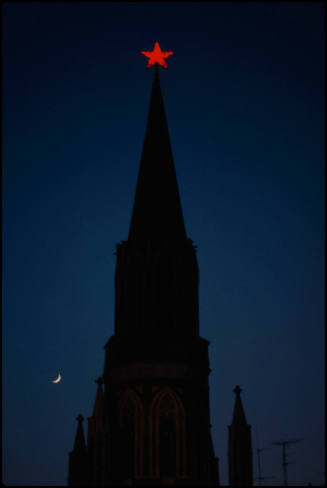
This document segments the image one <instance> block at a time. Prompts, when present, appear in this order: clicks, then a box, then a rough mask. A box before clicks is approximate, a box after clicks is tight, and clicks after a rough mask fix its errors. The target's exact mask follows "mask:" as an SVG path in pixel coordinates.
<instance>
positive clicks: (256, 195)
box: [2, 3, 324, 486]
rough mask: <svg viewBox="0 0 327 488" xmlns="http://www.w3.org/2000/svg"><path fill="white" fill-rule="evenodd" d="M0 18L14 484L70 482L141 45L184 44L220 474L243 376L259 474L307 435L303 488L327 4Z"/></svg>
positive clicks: (68, 11)
mask: <svg viewBox="0 0 327 488" xmlns="http://www.w3.org/2000/svg"><path fill="white" fill-rule="evenodd" d="M2 14H3V143H4V144H3V243H4V246H3V269H4V275H3V276H4V278H3V290H4V291H3V303H4V308H3V343H4V349H3V380H4V381H3V385H4V386H3V406H4V408H3V452H4V457H3V468H4V469H3V473H4V474H3V481H4V482H5V483H6V484H7V485H11V486H13V485H15V484H27V485H28V484H31V485H35V484H39V485H42V484H45V483H48V484H53V485H54V484H58V485H65V484H66V481H67V466H68V452H69V451H71V449H72V447H73V443H74V438H75V432H76V420H75V419H76V417H77V415H78V413H79V412H81V413H82V414H83V415H84V417H88V416H90V415H91V410H92V406H93V403H94V398H95V394H96V385H95V383H94V380H95V379H96V378H97V377H98V376H99V375H100V374H101V373H102V369H103V364H104V345H105V344H106V342H107V341H108V339H109V337H110V336H111V335H112V334H113V333H114V270H115V264H116V261H115V256H114V252H115V246H116V244H117V243H119V242H121V241H123V240H125V239H127V235H128V229H129V226H130V222H131V218H132V209H133V202H134V196H135V188H136V181H137V175H138V171H139V164H140V159H141V152H142V147H143V141H144V134H145V130H146V120H147V116H148V109H149V99H150V92H151V85H152V80H153V72H152V71H153V68H152V69H151V70H148V69H146V62H147V60H146V59H145V58H144V56H142V55H141V54H140V51H141V50H146V51H150V50H152V49H153V45H154V42H155V41H157V40H158V41H159V42H160V45H161V47H162V49H163V50H165V51H170V50H172V51H174V55H172V56H171V57H169V59H168V60H167V64H168V70H163V69H161V70H160V84H161V89H162V92H163V100H164V106H165V110H166V115H167V122H168V129H169V135H170V140H171V146H172V152H173V157H174V163H175V168H176V174H177V181H178V186H179V192H180V196H181V206H182V212H183V216H184V222H185V227H186V233H187V236H188V237H189V238H191V239H193V240H194V244H195V245H196V246H198V249H197V258H198V263H199V273H200V286H199V300H200V304H199V327H200V336H202V337H204V338H206V339H208V340H209V341H210V346H209V360H210V367H211V370H212V372H211V375H210V410H211V423H212V435H213V443H214V449H215V454H216V456H218V457H219V458H220V481H221V484H222V485H225V484H226V483H227V426H228V425H230V424H231V420H232V414H233V406H234V393H233V389H234V388H235V385H238V384H239V385H240V386H241V387H242V389H243V392H242V401H243V405H244V410H245V415H246V419H247V422H248V423H249V424H251V425H252V444H253V468H254V477H256V476H258V471H257V457H256V453H257V451H256V449H257V448H258V447H260V448H267V450H265V451H263V452H262V459H261V463H262V475H263V476H275V477H276V478H275V479H274V484H278V483H279V484H281V483H282V479H283V472H282V465H281V448H280V447H278V446H275V447H274V446H273V444H272V443H273V442H276V441H281V440H288V439H297V438H301V439H303V441H301V442H299V443H297V444H296V445H294V446H290V448H289V452H290V453H292V452H293V453H294V454H295V456H296V464H294V465H290V466H289V467H288V479H289V484H290V485H291V484H292V483H293V484H303V485H307V484H308V483H309V482H311V483H312V484H316V485H317V484H322V482H323V480H324V465H323V462H324V461H323V460H324V374H323V365H324V348H323V336H324V329H323V324H324V300H323V296H324V295H323V292H324V254H323V251H324V109H323V107H324V57H323V55H324V44H323V17H324V7H323V4H322V3H293V4H268V3H267V4H255V3H250V4H244V5H243V4H236V3H235V4H234V3H231V4H225V3H214V4H207V3H203V4H201V5H200V4H194V3H189V4H183V5H182V4H181V5H172V4H165V6H163V5H161V4H142V3H141V4H128V5H127V4H124V3H122V4H110V3H108V4H106V3H95V4H91V3H80V4H60V3H58V4H41V3H39V4H38V3H27V4H19V3H17V4H16V3H12V4H10V3H5V4H4V5H3V9H2ZM58 373H61V374H62V381H61V382H60V383H59V384H57V385H54V384H52V383H51V380H52V379H54V378H56V377H57V375H58ZM22 405H24V409H22ZM294 454H293V458H294ZM290 458H292V455H291V456H290ZM266 483H268V485H269V482H268V481H267V482H266ZM256 484H258V483H256ZM262 485H263V486H265V482H264V481H263V482H262Z"/></svg>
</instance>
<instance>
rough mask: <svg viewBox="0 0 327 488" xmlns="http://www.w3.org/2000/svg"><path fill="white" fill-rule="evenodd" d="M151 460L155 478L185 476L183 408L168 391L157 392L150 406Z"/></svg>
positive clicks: (167, 389) (173, 392)
mask: <svg viewBox="0 0 327 488" xmlns="http://www.w3.org/2000/svg"><path fill="white" fill-rule="evenodd" d="M150 459H151V472H152V474H154V475H155V476H173V477H175V476H183V475H185V474H186V432H185V409H184V407H183V404H182V401H181V399H180V397H179V395H178V394H177V393H176V392H175V391H173V390H172V389H171V388H163V389H162V390H160V391H159V392H158V393H157V394H156V396H155V397H154V399H153V401H152V404H151V409H150Z"/></svg>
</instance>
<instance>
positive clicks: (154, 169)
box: [128, 66, 186, 243]
mask: <svg viewBox="0 0 327 488" xmlns="http://www.w3.org/2000/svg"><path fill="white" fill-rule="evenodd" d="M181 238H184V239H185V238H186V233H185V226H184V220H183V213H182V207H181V201H180V196H179V191H178V184H177V178H176V172H175V166H174V161H173V155H172V150H171V145H170V139H169V133H168V125H167V120H166V115H165V109H164V104H163V99H162V94H161V88H160V83H159V74H158V67H157V66H156V67H155V77H154V82H153V86H152V94H151V102H150V110H149V115H148V123H147V128H146V133H145V138H144V144H143V152H142V156H141V164H140V170H139V175H138V180H137V187H136V193H135V200H134V207H133V213H132V219H131V225H130V230H129V238H128V239H129V241H132V242H137V243H143V242H145V241H149V240H150V241H151V242H155V241H158V240H159V241H160V240H161V241H162V240H165V239H167V240H172V239H173V240H174V241H176V240H179V239H181Z"/></svg>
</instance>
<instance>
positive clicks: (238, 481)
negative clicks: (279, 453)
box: [228, 385, 253, 486]
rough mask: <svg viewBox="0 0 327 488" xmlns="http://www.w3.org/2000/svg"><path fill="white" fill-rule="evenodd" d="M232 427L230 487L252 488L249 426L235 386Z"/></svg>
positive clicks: (230, 434) (229, 452)
mask: <svg viewBox="0 0 327 488" xmlns="http://www.w3.org/2000/svg"><path fill="white" fill-rule="evenodd" d="M233 391H234V393H235V394H236V398H235V406H234V413H233V421H232V425H229V426H228V434H229V435H228V468H229V485H230V486H252V485H253V475H252V443H251V426H250V425H249V424H248V423H247V422H246V418H245V414H244V409H243V405H242V400H241V391H242V390H241V388H240V387H239V386H238V385H237V386H236V387H235V389H234V390H233Z"/></svg>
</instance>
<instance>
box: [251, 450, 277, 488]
mask: <svg viewBox="0 0 327 488" xmlns="http://www.w3.org/2000/svg"><path fill="white" fill-rule="evenodd" d="M267 449H269V448H267V447H266V448H265V449H263V448H259V447H258V448H257V455H258V472H259V476H257V477H256V478H255V479H256V480H258V481H259V486H261V481H267V480H272V479H274V478H275V476H261V462H260V454H261V452H262V451H267Z"/></svg>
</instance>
